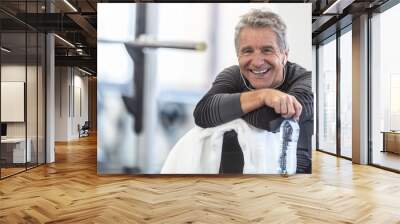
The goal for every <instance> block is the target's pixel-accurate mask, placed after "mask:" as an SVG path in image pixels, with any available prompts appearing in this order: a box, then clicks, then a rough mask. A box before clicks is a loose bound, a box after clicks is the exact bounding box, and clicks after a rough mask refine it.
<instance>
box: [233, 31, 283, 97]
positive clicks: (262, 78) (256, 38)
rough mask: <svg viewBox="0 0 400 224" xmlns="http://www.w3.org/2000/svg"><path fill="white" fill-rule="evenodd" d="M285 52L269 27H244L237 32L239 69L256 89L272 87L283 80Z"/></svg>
mask: <svg viewBox="0 0 400 224" xmlns="http://www.w3.org/2000/svg"><path fill="white" fill-rule="evenodd" d="M285 56H287V52H281V51H280V49H279V45H278V37H277V36H276V34H275V32H274V31H272V29H271V28H251V27H244V28H243V29H242V30H241V31H240V34H239V52H238V61H239V67H240V71H241V72H242V74H243V75H244V77H246V79H247V80H249V82H250V84H251V85H252V86H253V87H254V88H256V89H262V88H273V87H275V86H277V85H279V83H280V82H282V80H283V66H284V64H285V63H286V61H285V60H286V57H285Z"/></svg>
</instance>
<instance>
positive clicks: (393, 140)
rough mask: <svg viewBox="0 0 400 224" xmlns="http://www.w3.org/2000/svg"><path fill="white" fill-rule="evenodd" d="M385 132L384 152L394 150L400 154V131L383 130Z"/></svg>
mask: <svg viewBox="0 0 400 224" xmlns="http://www.w3.org/2000/svg"><path fill="white" fill-rule="evenodd" d="M381 133H383V150H382V152H393V153H397V154H400V132H399V131H382V132H381Z"/></svg>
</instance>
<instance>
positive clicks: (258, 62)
mask: <svg viewBox="0 0 400 224" xmlns="http://www.w3.org/2000/svg"><path fill="white" fill-rule="evenodd" d="M252 62H253V63H252V64H253V65H254V66H256V67H260V66H263V65H264V63H265V59H264V57H263V56H262V55H260V54H256V55H254V58H253V60H252Z"/></svg>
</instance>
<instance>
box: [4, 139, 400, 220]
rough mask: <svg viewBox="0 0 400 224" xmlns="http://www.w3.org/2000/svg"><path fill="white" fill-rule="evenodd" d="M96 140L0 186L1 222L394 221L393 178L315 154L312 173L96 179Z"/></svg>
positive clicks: (397, 197) (62, 148)
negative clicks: (282, 175) (288, 175)
mask: <svg viewBox="0 0 400 224" xmlns="http://www.w3.org/2000/svg"><path fill="white" fill-rule="evenodd" d="M96 151H97V147H96V137H95V136H90V137H88V138H82V139H80V140H79V141H73V142H69V143H58V144H56V163H54V164H49V165H45V166H41V167H38V168H35V169H32V170H29V171H27V172H25V173H21V174H18V175H16V176H13V177H9V178H7V179H4V180H2V181H0V202H1V203H0V223H400V212H399V211H400V175H399V174H396V173H392V172H388V171H384V170H381V169H378V168H375V167H370V166H361V165H355V164H352V163H351V162H350V161H348V160H343V159H339V158H336V157H333V156H330V155H327V154H323V153H320V152H314V154H313V174H311V175H295V176H291V177H288V178H285V177H281V176H273V175H248V176H238V175H233V176H223V177H213V176H195V175H187V176H166V177H164V176H160V175H158V176H157V177H151V176H127V175H116V176H110V175H107V176H99V175H97V173H96Z"/></svg>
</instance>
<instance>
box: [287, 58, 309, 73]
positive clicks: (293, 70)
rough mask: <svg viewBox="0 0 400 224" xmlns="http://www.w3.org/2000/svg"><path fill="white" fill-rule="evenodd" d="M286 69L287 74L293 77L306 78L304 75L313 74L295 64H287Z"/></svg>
mask: <svg viewBox="0 0 400 224" xmlns="http://www.w3.org/2000/svg"><path fill="white" fill-rule="evenodd" d="M286 69H287V70H288V71H287V73H288V74H290V75H292V76H295V77H297V76H304V75H309V76H311V72H310V71H307V70H306V69H305V68H304V67H302V66H301V65H298V64H296V63H294V62H289V61H288V62H287V66H286Z"/></svg>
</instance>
